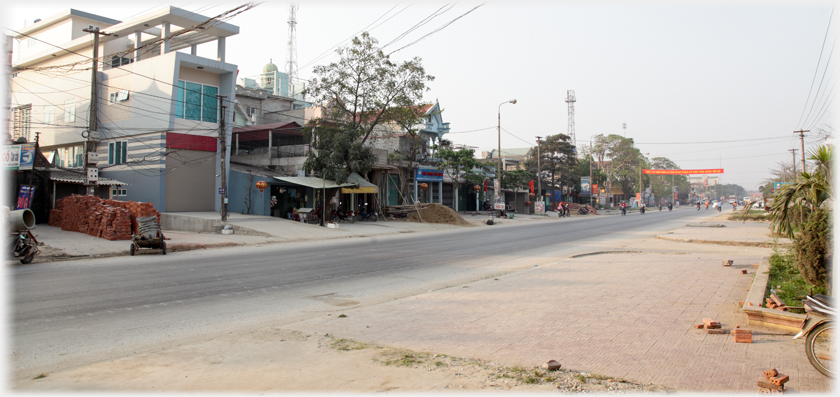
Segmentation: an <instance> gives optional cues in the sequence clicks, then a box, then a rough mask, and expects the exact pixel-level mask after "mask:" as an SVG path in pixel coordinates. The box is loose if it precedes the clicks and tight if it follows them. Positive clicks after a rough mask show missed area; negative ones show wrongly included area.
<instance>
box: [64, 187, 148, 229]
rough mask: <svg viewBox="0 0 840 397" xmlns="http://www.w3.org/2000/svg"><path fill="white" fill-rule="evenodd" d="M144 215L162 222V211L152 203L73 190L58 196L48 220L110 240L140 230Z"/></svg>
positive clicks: (66, 227)
mask: <svg viewBox="0 0 840 397" xmlns="http://www.w3.org/2000/svg"><path fill="white" fill-rule="evenodd" d="M143 216H155V217H157V220H158V222H160V213H159V212H157V211H156V210H155V208H154V207H153V206H152V204H151V203H138V202H134V201H116V200H103V199H100V198H98V197H94V196H80V195H75V194H74V195H72V196H69V197H65V198H62V199H59V200H56V209H54V210H50V220H49V224H50V225H52V226H60V227H61V230H68V231H74V232H79V233H85V234H88V235H91V236H94V237H101V238H105V239H108V240H130V239H131V236H132V234H136V233H137V217H143Z"/></svg>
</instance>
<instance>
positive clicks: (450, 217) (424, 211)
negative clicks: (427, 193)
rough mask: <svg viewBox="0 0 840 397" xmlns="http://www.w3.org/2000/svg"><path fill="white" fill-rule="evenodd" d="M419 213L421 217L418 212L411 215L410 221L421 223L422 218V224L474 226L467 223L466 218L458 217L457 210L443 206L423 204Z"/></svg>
mask: <svg viewBox="0 0 840 397" xmlns="http://www.w3.org/2000/svg"><path fill="white" fill-rule="evenodd" d="M419 212H420V214H419V215H418V213H417V212H413V213H412V214H411V215H409V216H408V221H409V222H421V220H420V219H421V218H422V219H423V220H422V222H425V223H443V224H447V225H455V226H472V223H469V222H467V221H466V220H465V219H464V218H462V217H461V215H458V213H457V212H455V210H453V209H452V208H449V207H447V206H445V205H443V204H436V203H433V204H421V205H420V211H419Z"/></svg>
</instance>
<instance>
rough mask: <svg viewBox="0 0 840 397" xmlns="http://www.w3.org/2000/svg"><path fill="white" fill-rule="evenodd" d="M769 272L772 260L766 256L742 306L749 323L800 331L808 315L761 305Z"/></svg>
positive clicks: (768, 279)
mask: <svg viewBox="0 0 840 397" xmlns="http://www.w3.org/2000/svg"><path fill="white" fill-rule="evenodd" d="M769 273H770V261H769V258H764V259H762V260H761V264H759V266H758V270H756V272H755V278H753V283H752V286H751V287H750V291H749V292H748V293H747V298H746V299H745V300H744V306H743V307H741V310H742V311H743V312H744V314H746V315H747V323H748V324H755V325H761V326H765V327H773V328H780V329H783V330H786V331H799V330H800V328H801V324H802V322H803V321H805V319H806V318H807V316H806V315H804V314H799V313H791V312H787V311H782V310H775V309H768V308H766V307H761V305H763V304H764V292H765V291H766V290H767V283H768V282H769V281H770V274H769ZM747 302H749V303H752V306H747Z"/></svg>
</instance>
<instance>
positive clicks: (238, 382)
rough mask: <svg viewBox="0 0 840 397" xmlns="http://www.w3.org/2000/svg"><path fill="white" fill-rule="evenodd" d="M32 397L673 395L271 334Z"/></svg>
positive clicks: (70, 381) (67, 377)
mask: <svg viewBox="0 0 840 397" xmlns="http://www.w3.org/2000/svg"><path fill="white" fill-rule="evenodd" d="M11 386H12V389H13V390H15V391H27V392H39V391H40V392H47V391H48V392H113V391H119V392H152V391H154V392H178V393H181V392H214V393H216V392H222V393H255V392H256V393H262V392H267V393H276V392H315V393H331V392H342V393H381V392H455V391H487V392H492V391H503V390H510V391H518V392H548V391H566V392H597V393H614V392H633V393H638V392H668V391H673V390H669V389H667V388H664V387H660V386H657V385H641V384H634V383H631V382H628V381H625V380H623V379H617V378H610V377H607V376H602V375H598V374H587V373H580V372H576V371H573V370H567V369H565V368H561V369H560V370H558V371H547V370H544V369H542V368H540V367H534V368H522V367H505V366H502V365H499V364H495V363H490V362H484V361H480V360H475V359H468V358H455V357H448V356H444V355H436V354H434V353H431V352H412V351H408V350H401V349H393V348H388V347H382V346H373V345H366V344H361V343H357V342H354V341H349V340H344V339H335V338H333V337H331V336H329V335H326V334H311V333H302V332H298V331H292V330H288V329H278V328H275V327H266V328H262V329H258V330H254V331H245V332H240V333H230V334H226V335H222V336H218V337H215V338H213V339H210V340H207V341H202V342H196V343H193V344H187V345H182V346H178V347H173V348H169V349H166V350H163V351H160V352H155V353H147V354H137V355H134V356H131V357H126V358H122V359H118V360H114V361H109V362H103V363H99V364H95V365H90V366H86V367H81V368H76V369H72V370H68V371H64V372H60V373H53V374H43V377H40V378H35V379H30V380H25V381H19V382H15V383H14V384H12V385H11Z"/></svg>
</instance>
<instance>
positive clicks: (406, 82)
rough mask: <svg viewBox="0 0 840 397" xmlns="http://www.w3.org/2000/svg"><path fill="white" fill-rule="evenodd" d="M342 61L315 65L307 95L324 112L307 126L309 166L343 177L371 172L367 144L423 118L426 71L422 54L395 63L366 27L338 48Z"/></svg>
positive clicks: (371, 158)
mask: <svg viewBox="0 0 840 397" xmlns="http://www.w3.org/2000/svg"><path fill="white" fill-rule="evenodd" d="M336 52H337V53H338V55H339V57H340V59H339V61H338V62H334V63H331V64H329V65H326V66H323V65H322V66H316V67H315V69H314V73H315V75H316V77H315V78H314V79H313V80H312V81H310V83H309V87H308V88H307V89H306V92H305V93H306V94H307V95H308V96H309V97H310V98H311V100H312V101H313V102H315V103H319V104H322V105H323V106H324V108H323V115H322V117H321V118H319V119H316V120H313V122H311V123H310V124H309V125H307V126H306V127H305V128H304V136H305V137H306V138H308V139H309V140H310V141H311V142H312V143H313V145H314V146H315V147H316V148H317V149H318V150H317V151H310V152H309V154H308V155H307V159H306V163H305V164H304V168H305V169H307V170H315V171H318V172H320V173H321V174H322V175H323V176H324V177H326V178H330V179H335V181H336V182H339V183H341V182H344V181H345V180H346V178H347V176H348V175H349V174H350V173H351V172H358V173H359V174H362V175H364V174H366V173H367V171H369V170H370V167H371V166H372V165H373V163H374V161H375V160H376V158H375V156H374V155H373V153H372V151H371V149H370V147H368V146H366V145H365V143H366V142H367V141H368V140H369V139H373V138H376V137H377V136H378V135H380V134H381V133H383V132H386V131H387V132H394V129H404V128H407V127H410V126H414V125H416V124H418V123H419V122H420V121H422V111H420V107H421V100H422V96H423V92H424V91H426V90H427V88H426V82H428V81H433V80H434V77H432V76H429V75H427V74H426V72H425V70H424V69H423V66H422V64H421V60H420V58H413V59H411V60H409V61H405V62H402V63H396V62H393V61H391V59H390V58H389V57H388V56H387V55H385V54H384V53H383V52H382V50H381V49H380V48H379V47H378V46H377V41H376V39H374V38H372V37H370V35H369V34H368V33H367V32H365V33H362V35H361V37H356V38H354V39H353V42H352V44H351V45H350V46H348V47H342V48H339V49H338V50H337V51H336Z"/></svg>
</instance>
